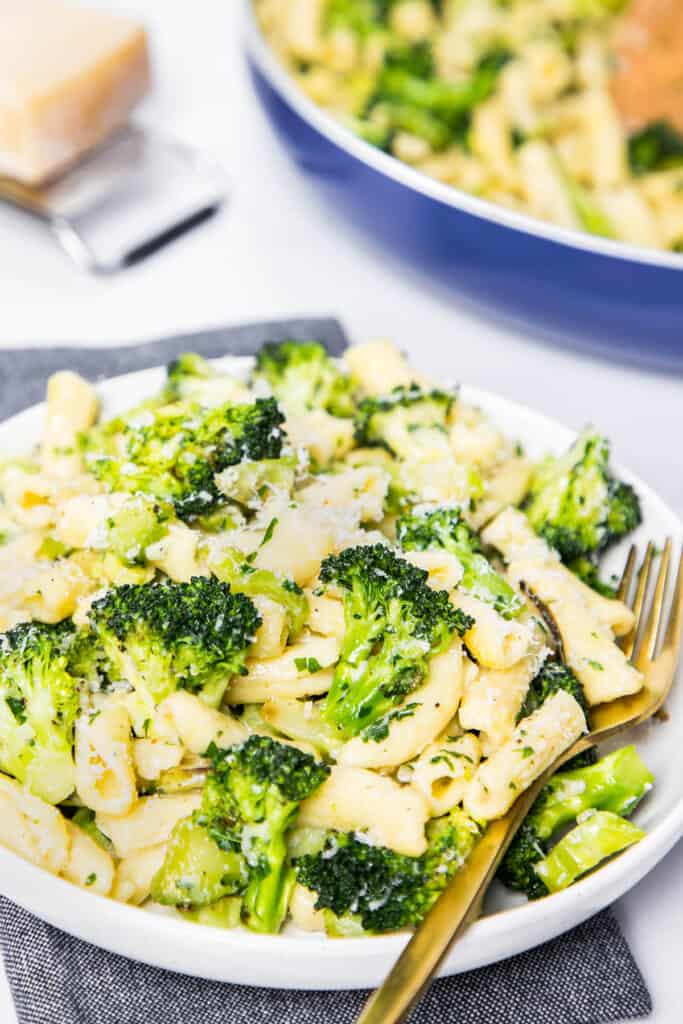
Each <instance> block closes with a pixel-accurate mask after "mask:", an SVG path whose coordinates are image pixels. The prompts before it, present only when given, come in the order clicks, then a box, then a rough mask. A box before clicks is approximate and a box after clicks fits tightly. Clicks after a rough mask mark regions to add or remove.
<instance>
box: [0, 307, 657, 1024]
mask: <svg viewBox="0 0 683 1024" xmlns="http://www.w3.org/2000/svg"><path fill="white" fill-rule="evenodd" d="M286 337H299V338H319V339H321V340H322V341H324V342H325V343H326V345H327V347H328V348H329V350H330V351H331V352H334V353H339V352H341V351H342V350H343V349H344V347H345V346H346V338H345V335H344V331H343V329H342V328H341V326H340V324H339V323H338V322H337V321H336V320H331V319H316V320H314V319H305V320H291V321H275V322H270V323H261V324H251V325H248V326H244V327H228V328H225V329H220V330H212V331H205V332H200V333H197V334H189V335H182V336H180V337H173V338H164V339H162V340H161V341H156V342H146V343H145V344H142V345H137V346H131V347H120V348H116V349H112V348H109V349H81V348H57V349H54V348H53V349H30V350H20V351H16V350H13V351H5V352H0V419H4V418H5V417H7V416H9V415H11V414H12V413H14V412H17V411H18V410H19V409H22V408H24V407H25V406H27V405H30V404H32V403H33V402H36V401H39V400H40V399H41V398H42V397H43V393H44V387H45V380H46V378H47V377H48V376H49V374H50V373H52V372H54V371H55V370H58V369H71V370H76V371H78V372H80V373H82V374H84V375H85V376H87V377H90V378H91V379H93V380H94V379H97V378H98V377H104V376H107V377H109V376H113V375H115V374H117V373H126V372H129V371H131V370H140V369H143V368H144V367H147V366H154V365H157V364H159V363H165V362H167V361H168V360H169V359H172V358H173V357H174V356H176V355H178V354H179V353H181V352H184V351H190V350H191V351H198V352H201V353H203V354H204V355H207V356H217V355H223V354H233V355H248V354H250V353H253V352H254V351H255V349H257V348H258V347H259V346H260V345H261V344H262V343H263V342H264V341H269V340H273V341H275V340H279V339H282V338H286ZM141 913H142V911H141ZM190 927H191V926H190V925H188V935H189V929H190ZM197 927H198V926H197ZM197 937H198V938H199V933H198V935H197ZM188 941H189V939H188ZM0 949H1V950H2V953H3V955H4V959H5V968H6V971H7V976H8V978H9V984H10V988H11V990H12V995H13V997H14V1002H15V1005H16V1008H17V1015H18V1017H19V1021H20V1024H161V1022H162V1021H163V1024H271V1022H272V1021H277V1022H278V1024H351V1022H352V1021H353V1020H354V1018H355V1016H356V1014H357V1013H358V1012H359V1010H360V1008H361V1006H362V1004H363V1001H364V999H365V993H361V992H343V993H335V992H293V991H286V990H279V989H265V988H247V987H245V986H242V985H227V984H222V983H219V982H210V981H202V980H200V979H197V978H191V977H186V976H184V975H178V974H172V973H170V972H168V971H163V970H159V969H158V968H154V967H148V966H146V965H144V964H139V963H135V962H133V961H131V960H126V959H125V958H124V957H121V956H116V955H115V954H113V953H107V952H104V951H103V950H101V949H98V948H96V947H95V946H91V945H89V944H88V943H86V942H82V941H80V940H79V939H74V938H72V937H71V936H69V935H66V934H65V933H64V932H61V931H58V930H57V929H56V928H52V927H51V926H50V925H47V924H45V923H44V922H42V921H39V920H38V919H37V918H35V917H33V916H32V915H31V914H29V913H27V912H26V911H25V910H22V909H21V908H19V907H17V906H15V905H14V904H13V903H11V902H10V901H9V900H6V899H2V898H0ZM339 951H340V955H343V941H341V940H340V943H339ZM266 970H267V968H266ZM651 1009H652V1003H651V1000H650V996H649V993H648V991H647V988H646V987H645V983H644V981H643V978H642V975H641V974H640V971H639V970H638V967H637V965H636V963H635V961H634V960H633V957H632V956H631V952H630V950H629V948H628V946H627V945H626V942H625V940H624V937H623V935H622V934H621V932H620V930H619V926H618V924H617V922H616V920H615V919H614V917H613V916H612V914H611V913H610V912H609V911H603V912H602V913H600V914H598V915H597V916H596V917H594V918H592V919H591V920H590V921H587V922H586V923H585V924H582V925H580V926H579V927H578V928H575V929H574V930H573V931H570V932H568V933H567V934H566V935H563V936H561V937H560V938H558V939H555V940H553V941H552V942H548V943H546V944H545V945H544V946H539V947H538V948H536V949H533V950H530V951H529V952H527V953H522V954H520V955H519V956H516V957H513V958H512V959H510V960H504V961H502V962H501V963H499V964H495V965H494V966H492V967H486V968H482V969H480V970H477V971H471V972H469V973H468V974H460V975H457V976H455V977H453V978H446V979H443V980H441V981H437V982H436V983H435V984H434V985H433V986H432V988H431V989H430V991H429V992H428V994H427V995H426V997H425V998H424V999H423V1001H422V1002H421V1004H420V1005H419V1006H418V1008H417V1009H416V1010H415V1012H414V1014H413V1017H412V1018H411V1020H412V1021H413V1022H414V1024H446V1022H453V1024H455V1022H456V1021H457V1022H458V1024H550V1022H552V1024H609V1022H612V1021H618V1020H624V1019H633V1018H637V1017H644V1016H646V1015H647V1014H648V1013H649V1012H650V1010H651Z"/></svg>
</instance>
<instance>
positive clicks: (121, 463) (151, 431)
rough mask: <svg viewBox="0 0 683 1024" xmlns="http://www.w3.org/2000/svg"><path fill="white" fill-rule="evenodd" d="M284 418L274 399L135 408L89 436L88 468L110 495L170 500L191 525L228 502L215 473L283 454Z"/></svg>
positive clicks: (86, 448)
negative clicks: (122, 493)
mask: <svg viewBox="0 0 683 1024" xmlns="http://www.w3.org/2000/svg"><path fill="white" fill-rule="evenodd" d="M283 420H284V417H283V415H282V413H281V412H280V410H279V408H278V406H277V403H276V402H275V400H274V399H272V398H267V399H263V398H259V399H257V400H256V401H255V402H254V403H252V404H248V405H233V404H231V403H226V404H224V405H221V406H218V407H216V408H213V409H207V408H204V407H202V406H201V405H199V404H198V403H197V402H189V401H185V402H174V403H171V404H169V405H165V406H161V407H155V408H149V407H146V408H138V409H134V410H132V411H131V412H129V413H127V414H126V415H125V416H123V417H118V418H117V419H115V420H111V421H110V422H109V423H105V424H103V425H102V426H98V427H95V428H93V430H91V431H90V432H89V433H88V434H87V435H86V436H85V438H84V439H83V445H84V455H85V464H86V467H87V469H88V470H89V471H90V472H91V473H92V474H93V475H94V476H96V477H97V479H98V480H101V481H102V482H103V483H104V484H105V485H106V486H107V487H108V489H109V490H111V491H127V492H129V493H133V494H144V495H147V496H148V497H151V498H156V499H159V500H161V501H167V502H170V503H171V504H172V505H173V507H174V508H175V512H176V515H177V516H178V517H179V518H181V519H185V520H189V521H192V520H194V519H196V518H197V517H199V516H202V515H206V514H208V513H211V512H213V511H215V510H216V509H217V508H219V507H220V506H221V505H224V504H225V503H226V501H227V497H226V495H225V493H223V492H221V490H220V489H219V488H218V486H217V484H216V479H215V478H216V474H219V473H222V472H223V471H224V470H226V469H228V467H231V466H236V465H237V464H239V463H241V462H243V461H245V460H249V461H254V460H261V459H278V458H279V457H280V455H281V453H282V447H283V443H284V432H283V430H282V428H281V424H282V422H283Z"/></svg>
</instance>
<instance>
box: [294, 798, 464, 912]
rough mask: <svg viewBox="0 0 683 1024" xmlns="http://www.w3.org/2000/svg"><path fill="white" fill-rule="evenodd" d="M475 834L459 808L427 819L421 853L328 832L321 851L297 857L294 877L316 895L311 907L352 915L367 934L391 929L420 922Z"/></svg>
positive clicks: (449, 877) (455, 869)
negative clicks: (411, 854) (397, 850)
mask: <svg viewBox="0 0 683 1024" xmlns="http://www.w3.org/2000/svg"><path fill="white" fill-rule="evenodd" d="M479 836H480V830H479V827H478V825H477V824H476V823H475V822H474V821H473V820H472V819H471V818H469V817H468V816H467V815H466V814H465V813H464V812H463V811H462V810H460V808H455V809H454V810H452V811H451V812H450V813H449V814H447V815H446V816H445V817H443V818H438V819H435V820H433V821H432V822H430V824H429V826H428V829H427V840H428V848H427V851H426V852H425V853H424V854H422V856H421V857H408V856H405V855H404V854H400V853H395V852H394V851H393V850H389V849H387V848H386V847H384V846H369V845H368V844H367V843H364V842H361V841H359V840H358V839H356V838H355V837H354V836H353V835H349V834H345V833H331V834H330V835H329V836H328V838H327V840H326V842H325V845H324V847H323V849H322V850H320V851H319V852H316V853H308V854H305V855H304V856H302V857H298V858H296V860H295V867H296V874H297V881H298V882H299V883H300V884H301V885H304V886H306V888H308V889H311V890H313V892H315V893H316V895H317V900H316V904H315V905H316V909H318V910H328V911H331V912H332V914H334V915H335V917H336V918H340V919H342V921H343V920H344V919H345V918H347V917H349V916H352V917H353V918H355V919H356V920H357V921H358V922H359V924H360V925H361V927H362V929H363V930H364V931H366V932H388V931H396V930H397V929H399V928H407V927H410V926H412V925H416V924H419V922H420V921H421V920H422V918H423V917H424V916H425V914H426V913H427V911H428V910H429V909H430V907H431V906H432V905H433V904H434V903H435V902H436V900H437V898H438V897H439V895H440V894H441V893H442V892H443V890H444V889H445V888H446V885H447V884H448V882H449V881H450V880H451V878H452V877H453V876H454V875H455V874H456V872H457V871H458V870H459V869H460V868H461V867H462V865H463V864H464V862H465V861H466V860H467V858H468V856H469V855H470V853H471V851H472V849H473V847H474V845H475V843H476V842H477V839H478V838H479Z"/></svg>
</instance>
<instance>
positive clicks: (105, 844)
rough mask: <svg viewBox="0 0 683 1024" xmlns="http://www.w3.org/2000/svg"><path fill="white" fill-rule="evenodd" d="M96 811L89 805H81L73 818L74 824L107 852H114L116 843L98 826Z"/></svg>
mask: <svg viewBox="0 0 683 1024" xmlns="http://www.w3.org/2000/svg"><path fill="white" fill-rule="evenodd" d="M95 819H96V815H95V812H94V811H92V810H91V809H90V808H89V807H79V808H78V810H77V811H76V813H75V814H74V816H73V818H72V819H71V822H72V824H74V825H77V826H78V828H80V829H81V830H82V831H83V832H85V834H86V835H87V836H89V837H90V838H91V839H94V841H95V842H96V843H97V845H98V846H101V847H102V849H103V850H106V851H107V853H112V854H113V853H114V844H113V843H112V841H111V839H109V837H108V836H105V834H104V832H101V831H100V829H99V828H98V827H97V823H96V820H95Z"/></svg>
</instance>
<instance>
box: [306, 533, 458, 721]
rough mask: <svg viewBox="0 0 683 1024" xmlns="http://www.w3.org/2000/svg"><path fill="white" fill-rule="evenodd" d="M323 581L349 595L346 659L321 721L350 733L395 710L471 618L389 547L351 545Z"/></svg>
mask: <svg viewBox="0 0 683 1024" xmlns="http://www.w3.org/2000/svg"><path fill="white" fill-rule="evenodd" d="M320 580H321V582H322V584H323V585H325V586H334V587H340V588H341V589H342V590H343V592H344V619H345V632H344V640H343V643H342V650H341V657H340V660H339V663H338V664H337V667H336V669H335V673H334V679H333V682H332V686H331V688H330V692H329V694H328V695H327V698H326V700H325V703H324V710H323V718H324V719H325V721H327V722H328V723H330V724H333V725H336V726H337V728H338V729H339V730H340V733H341V734H342V735H344V736H346V737H349V736H354V735H356V734H357V733H359V732H361V731H362V730H364V729H366V728H367V727H368V726H370V725H372V723H373V722H376V721H377V720H378V719H380V718H382V717H383V716H384V715H386V714H387V713H388V712H390V711H391V710H392V709H393V708H394V707H395V706H396V705H397V704H398V703H400V702H401V700H402V699H403V697H405V696H406V694H408V693H411V692H412V691H413V690H414V689H415V688H416V687H417V686H419V685H420V682H421V681H422V679H423V678H424V676H425V674H426V672H427V667H428V662H429V659H430V658H431V657H432V656H433V655H435V654H437V653H438V652H439V651H443V650H444V649H445V648H446V647H447V646H448V645H449V643H450V641H451V638H452V636H453V634H454V633H455V632H456V630H457V632H458V633H460V635H461V636H462V635H463V634H464V633H465V632H467V630H468V629H469V628H470V627H471V626H472V624H473V620H472V619H471V618H470V616H468V615H465V614H464V613H463V612H462V611H461V610H460V609H456V608H455V607H454V606H453V605H452V604H451V602H450V600H449V597H448V594H447V593H446V591H445V590H432V589H431V588H430V587H429V585H428V584H427V582H426V581H427V573H426V572H424V570H422V569H418V568H417V567H416V566H414V565H411V563H410V562H408V561H406V560H405V559H403V558H399V557H398V556H397V555H396V554H395V553H394V552H393V551H392V550H391V548H389V547H387V546H386V545H384V544H374V545H368V546H367V547H353V548H346V549H345V550H344V551H342V552H341V553H340V554H338V555H330V556H328V557H327V558H326V559H325V560H324V561H323V563H322V565H321V567H320Z"/></svg>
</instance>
